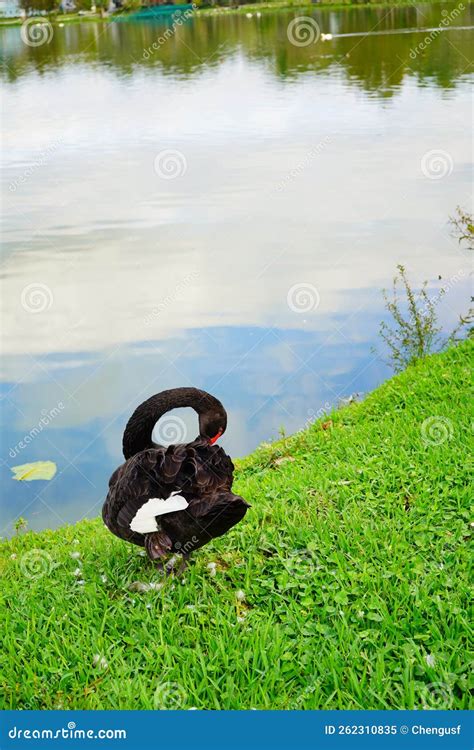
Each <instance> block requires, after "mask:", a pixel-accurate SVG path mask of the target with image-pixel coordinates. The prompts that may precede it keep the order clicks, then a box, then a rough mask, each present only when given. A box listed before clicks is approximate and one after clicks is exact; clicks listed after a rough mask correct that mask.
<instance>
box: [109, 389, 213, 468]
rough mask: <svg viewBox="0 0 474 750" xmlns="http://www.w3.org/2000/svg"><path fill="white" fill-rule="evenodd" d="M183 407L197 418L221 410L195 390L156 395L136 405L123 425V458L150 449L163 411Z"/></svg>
mask: <svg viewBox="0 0 474 750" xmlns="http://www.w3.org/2000/svg"><path fill="white" fill-rule="evenodd" d="M183 406H190V407H192V408H193V409H194V411H196V412H197V413H198V414H199V415H200V416H201V415H202V414H205V413H206V412H209V411H211V410H213V409H216V408H217V409H221V410H222V409H223V406H222V404H221V403H220V401H218V400H217V399H216V398H214V396H211V395H210V394H209V393H206V391H200V390H199V389H198V388H172V389H171V390H169V391H162V392H161V393H157V394H156V395H155V396H151V398H149V399H147V400H146V401H144V402H143V404H140V406H138V407H137V409H135V411H134V412H133V414H132V416H131V417H130V419H129V420H128V422H127V426H126V427H125V432H124V434H123V442H122V447H123V455H124V456H125V458H126V459H128V458H130V457H131V456H134V455H135V454H136V453H139V452H140V451H143V450H146V449H147V448H152V447H153V445H154V444H153V441H152V433H153V428H154V426H155V424H156V422H157V421H158V420H159V419H160V417H162V416H163V414H166V412H167V411H170V410H171V409H177V408H179V407H183ZM224 413H225V412H224Z"/></svg>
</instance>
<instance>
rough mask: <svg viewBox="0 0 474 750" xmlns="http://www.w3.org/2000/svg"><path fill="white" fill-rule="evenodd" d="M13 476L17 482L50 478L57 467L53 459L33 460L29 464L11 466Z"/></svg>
mask: <svg viewBox="0 0 474 750" xmlns="http://www.w3.org/2000/svg"><path fill="white" fill-rule="evenodd" d="M12 471H13V477H12V479H16V480H18V481H19V482H31V481H32V480H33V479H52V478H53V477H54V475H55V474H56V471H57V467H56V464H55V463H54V461H33V463H31V464H22V465H21V466H12Z"/></svg>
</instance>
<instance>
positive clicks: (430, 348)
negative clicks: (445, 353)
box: [379, 265, 444, 372]
mask: <svg viewBox="0 0 474 750" xmlns="http://www.w3.org/2000/svg"><path fill="white" fill-rule="evenodd" d="M397 269H398V273H397V275H396V276H395V278H394V279H393V289H392V297H391V298H390V297H389V295H388V292H387V290H386V289H384V290H383V297H384V300H385V307H386V309H387V310H388V312H389V313H390V315H391V316H392V318H393V321H394V322H393V324H392V325H389V324H388V323H386V322H385V321H382V323H381V324H380V329H379V332H380V336H381V337H382V339H383V341H385V343H386V344H387V346H388V349H389V359H388V362H389V364H390V365H391V366H392V367H393V369H394V370H395V372H401V371H402V370H404V369H405V368H406V367H408V365H410V364H412V363H413V362H416V361H417V360H419V359H422V358H423V357H426V355H427V354H431V353H432V352H435V351H437V350H439V349H442V348H443V346H442V338H441V336H440V333H441V327H440V326H439V325H438V316H437V313H436V308H437V305H438V303H439V301H440V299H441V297H442V296H443V294H444V289H440V290H439V292H438V293H437V294H436V295H434V296H431V297H430V295H429V294H428V291H427V288H428V282H427V281H424V282H423V284H422V286H421V289H420V290H419V291H414V290H413V289H412V287H411V286H410V282H409V281H408V277H407V274H406V270H405V266H402V265H398V266H397ZM402 294H403V295H404V296H403V297H402V296H401V295H402ZM405 306H406V308H407V309H406V312H404V309H403V308H404V307H405Z"/></svg>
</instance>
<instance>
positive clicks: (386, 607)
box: [0, 342, 474, 709]
mask: <svg viewBox="0 0 474 750" xmlns="http://www.w3.org/2000/svg"><path fill="white" fill-rule="evenodd" d="M473 350H474V345H473V344H470V343H468V342H466V343H464V344H462V345H460V346H458V347H457V348H455V349H451V350H450V351H448V352H446V353H444V354H441V355H437V356H434V357H431V358H429V359H427V360H426V361H424V362H422V363H420V364H419V365H417V366H414V367H411V368H409V369H408V370H407V371H406V372H405V373H403V374H401V375H399V376H397V377H395V378H393V379H392V380H390V381H388V382H387V383H385V384H384V385H383V386H382V387H380V388H379V389H377V390H376V391H375V392H374V393H372V394H371V395H370V396H368V397H367V399H366V400H365V401H363V402H362V403H360V404H352V405H350V406H346V407H344V408H341V409H340V410H338V411H335V412H334V413H333V414H332V415H331V416H330V418H328V417H326V418H325V419H323V420H322V421H319V422H317V423H314V424H312V425H311V426H310V427H309V428H308V429H307V430H305V431H303V432H301V433H298V434H297V435H295V436H293V437H292V438H288V439H286V440H284V441H281V442H279V443H275V444H273V445H270V446H265V447H262V448H261V449H259V450H257V451H256V452H255V453H254V454H253V455H252V456H250V457H249V458H247V459H245V460H243V461H241V462H239V466H238V472H237V478H236V488H237V490H238V491H239V492H240V493H241V494H242V495H243V496H244V497H245V498H247V499H248V500H249V502H251V504H252V509H251V510H250V511H249V513H248V514H247V517H246V518H245V519H244V521H243V522H242V523H241V524H240V525H239V526H238V527H236V528H235V529H234V530H232V531H231V532H230V533H229V534H228V535H227V536H226V537H224V538H222V539H220V540H217V541H215V542H214V543H212V544H210V545H208V546H207V547H205V548H204V549H202V550H201V551H200V552H199V553H198V554H196V557H195V564H194V565H192V566H191V568H190V569H189V570H188V572H187V573H186V575H185V577H184V579H182V580H181V579H178V580H176V579H174V580H173V579H168V580H166V581H165V582H164V583H163V580H162V579H161V578H160V576H159V574H158V573H157V572H156V571H155V569H154V568H153V566H152V565H151V563H149V562H148V561H147V560H146V559H144V558H143V557H142V556H140V550H139V549H138V548H135V547H132V546H130V545H127V544H125V543H124V542H121V541H120V540H118V539H116V538H115V537H113V536H112V535H111V534H110V533H109V532H108V531H106V529H105V528H104V527H103V526H102V523H101V522H100V521H99V520H94V521H87V522H82V523H79V524H77V525H76V526H72V527H67V528H62V529H59V530H57V531H45V532H42V533H40V534H34V533H30V532H27V533H25V534H22V535H20V536H18V537H16V538H14V539H12V540H10V541H6V542H3V543H2V544H1V546H0V553H1V570H2V582H3V586H2V613H1V619H2V624H3V633H4V643H3V648H2V652H1V656H0V659H1V663H0V674H1V675H2V677H1V678H0V680H1V694H2V699H1V701H2V707H3V708H58V707H59V708H61V707H62V708H76V709H98V708H106V709H107V708H109V709H110V708H122V709H124V708H134V709H137V708H143V709H152V708H190V707H197V708H207V709H224V708H226V709H249V708H252V707H253V708H275V709H296V708H346V709H348V708H372V709H375V708H422V707H431V708H467V706H468V684H467V680H468V672H469V665H468V663H467V655H466V651H467V644H466V640H467V633H468V628H469V624H468V614H467V607H468V555H469V552H468V536H469V534H470V532H471V530H472V529H471V525H470V522H471V521H472V517H471V516H470V514H469V497H470V492H469V476H470V473H469V468H468V451H467V445H468V442H469V435H470V434H471V417H470V414H469V405H470V402H469V367H470V363H471V364H472V359H473ZM105 485H106V478H105V477H104V494H105V491H106V488H105ZM209 563H211V566H210V567H209ZM213 564H214V565H213ZM137 583H140V584H150V583H151V584H154V586H153V587H152V588H148V590H137V589H145V588H147V586H143V585H142V586H138V585H137ZM155 584H156V585H155ZM131 589H132V590H131ZM237 592H242V593H237ZM242 597H244V598H242Z"/></svg>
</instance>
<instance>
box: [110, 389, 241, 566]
mask: <svg viewBox="0 0 474 750" xmlns="http://www.w3.org/2000/svg"><path fill="white" fill-rule="evenodd" d="M178 406H192V407H193V408H194V409H195V410H196V411H197V412H198V414H199V427H200V435H199V437H198V438H196V440H194V441H193V442H191V443H188V444H186V445H170V446H169V447H168V448H165V447H163V446H161V445H155V444H153V442H152V439H151V434H152V430H153V427H154V425H155V422H156V421H157V420H158V419H159V418H160V417H161V416H162V415H163V414H164V413H165V412H166V411H168V410H169V409H173V408H176V407H178ZM226 424H227V415H226V413H225V410H224V407H223V406H222V404H221V403H220V402H219V401H217V399H215V398H213V397H212V396H210V395H209V394H208V393H205V391H199V390H197V389H196V388H176V389H174V390H171V391H163V393H159V394H157V395H156V396H152V398H150V399H148V401H145V402H144V403H143V404H141V406H139V407H138V409H136V410H135V412H134V413H133V415H132V417H131V418H130V420H129V422H128V424H127V427H126V429H125V433H124V439H123V450H124V456H125V458H126V459H127V460H126V461H125V463H124V464H122V466H120V467H119V468H118V469H117V470H116V471H115V472H114V473H113V475H112V477H111V478H110V482H109V493H108V495H107V499H106V501H105V504H104V507H103V510H102V517H103V519H104V523H105V524H106V526H107V527H108V528H109V529H110V531H112V533H113V534H115V535H116V536H118V537H120V538H121V539H124V540H126V541H129V542H132V543H133V544H138V545H140V546H143V547H145V549H146V550H147V552H148V555H149V557H150V558H151V559H153V560H157V559H160V558H162V557H164V556H165V555H166V554H167V553H168V552H180V553H181V554H182V555H183V556H184V557H187V556H188V555H189V554H190V553H191V552H192V551H193V550H195V549H198V548H199V547H202V546H203V545H204V544H206V543H207V542H209V541H210V540H211V539H213V538H214V537H217V536H222V534H225V533H226V531H228V530H229V529H230V528H232V526H234V525H235V524H236V523H238V522H239V521H240V520H241V519H242V518H243V516H244V515H245V513H246V511H247V508H248V507H249V506H248V505H247V503H246V502H245V500H243V499H242V498H241V497H239V496H238V495H234V494H233V492H232V491H231V488H232V479H233V471H234V466H233V463H232V461H231V459H230V458H229V456H228V455H227V454H226V453H225V452H224V451H223V450H222V448H220V447H219V446H217V445H214V444H213V443H214V442H215V440H217V438H218V437H219V436H220V435H221V434H222V433H223V432H224V430H225V428H226Z"/></svg>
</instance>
